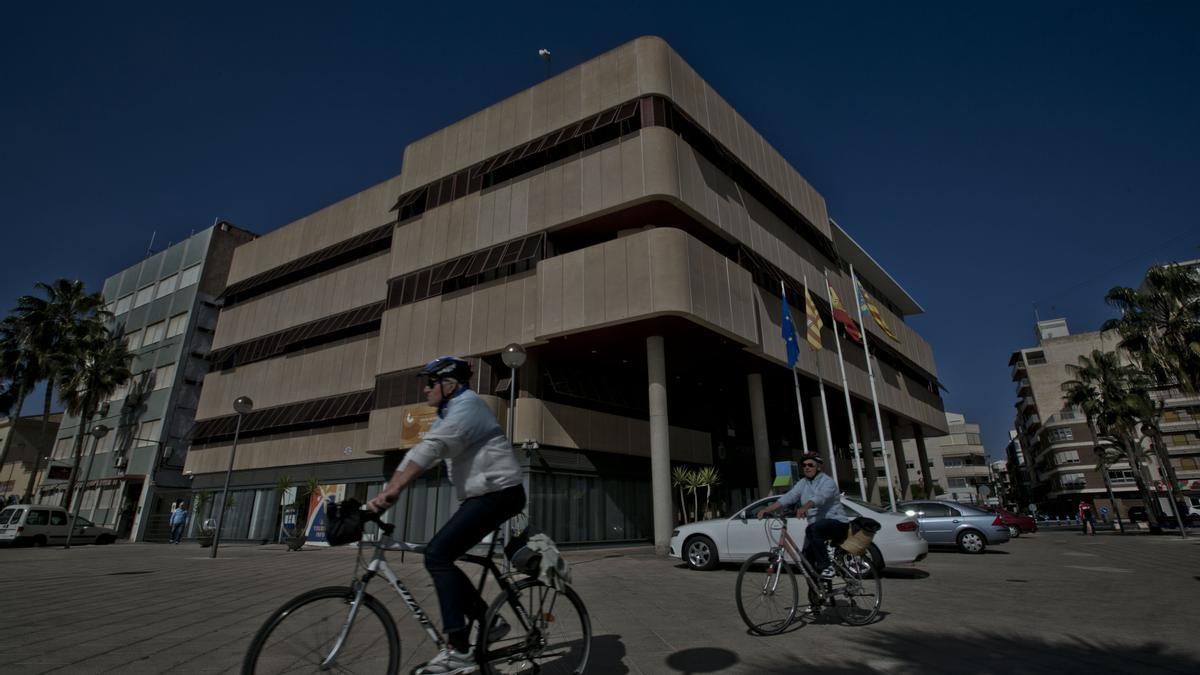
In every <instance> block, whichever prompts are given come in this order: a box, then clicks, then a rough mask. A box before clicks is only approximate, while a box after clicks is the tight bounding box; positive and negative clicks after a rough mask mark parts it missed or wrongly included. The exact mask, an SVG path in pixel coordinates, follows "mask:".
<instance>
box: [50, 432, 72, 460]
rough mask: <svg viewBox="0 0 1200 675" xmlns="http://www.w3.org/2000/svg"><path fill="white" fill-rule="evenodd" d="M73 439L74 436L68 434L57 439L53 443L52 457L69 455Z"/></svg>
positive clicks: (59, 457) (60, 457) (57, 457)
mask: <svg viewBox="0 0 1200 675" xmlns="http://www.w3.org/2000/svg"><path fill="white" fill-rule="evenodd" d="M74 440H75V439H74V438H71V437H69V436H68V437H67V438H60V439H58V442H57V443H55V444H54V458H55V459H63V458H64V457H70V456H71V445H72V444H73V441H74Z"/></svg>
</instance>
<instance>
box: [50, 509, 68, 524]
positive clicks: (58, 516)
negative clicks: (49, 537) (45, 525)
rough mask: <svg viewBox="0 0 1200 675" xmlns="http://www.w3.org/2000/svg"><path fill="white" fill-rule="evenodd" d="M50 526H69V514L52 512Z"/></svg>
mask: <svg viewBox="0 0 1200 675" xmlns="http://www.w3.org/2000/svg"><path fill="white" fill-rule="evenodd" d="M50 524H51V525H66V524H67V514H65V513H63V512H62V511H51V512H50Z"/></svg>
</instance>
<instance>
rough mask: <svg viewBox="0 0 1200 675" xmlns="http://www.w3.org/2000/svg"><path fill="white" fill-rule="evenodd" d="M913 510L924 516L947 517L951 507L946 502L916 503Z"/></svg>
mask: <svg viewBox="0 0 1200 675" xmlns="http://www.w3.org/2000/svg"><path fill="white" fill-rule="evenodd" d="M913 510H915V511H917V512H918V513H920V516H921V517H922V518H945V517H946V516H949V515H951V514H950V507H949V506H946V505H945V504H915V505H914V506H913Z"/></svg>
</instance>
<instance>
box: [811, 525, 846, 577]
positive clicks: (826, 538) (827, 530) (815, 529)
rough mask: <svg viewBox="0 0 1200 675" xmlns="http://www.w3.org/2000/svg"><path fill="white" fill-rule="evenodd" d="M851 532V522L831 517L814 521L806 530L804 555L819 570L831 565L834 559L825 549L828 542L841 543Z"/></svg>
mask: <svg viewBox="0 0 1200 675" xmlns="http://www.w3.org/2000/svg"><path fill="white" fill-rule="evenodd" d="M849 532H850V524H849V523H843V522H842V521H840V520H833V519H831V518H822V519H820V520H816V521H813V523H812V524H811V525H809V526H808V527H807V528H805V530H804V557H805V558H807V559H808V562H810V563H812V566H813V568H815V569H816V570H817V571H818V572H820V571H821V570H823V569H825V568H826V567H829V566H830V565H832V564H833V561H831V560H830V559H829V552H828V551H826V550H825V545H826V543H832V544H840V543H841V542H842V541H844V540H845V539H846V535H847V534H848V533H849Z"/></svg>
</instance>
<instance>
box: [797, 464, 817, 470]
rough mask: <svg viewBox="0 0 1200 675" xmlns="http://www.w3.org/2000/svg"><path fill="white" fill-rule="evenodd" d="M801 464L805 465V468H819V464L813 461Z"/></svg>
mask: <svg viewBox="0 0 1200 675" xmlns="http://www.w3.org/2000/svg"><path fill="white" fill-rule="evenodd" d="M800 466H802V467H804V468H806V469H815V468H817V465H816V464H813V463H812V462H805V463H804V464H801V465H800Z"/></svg>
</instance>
